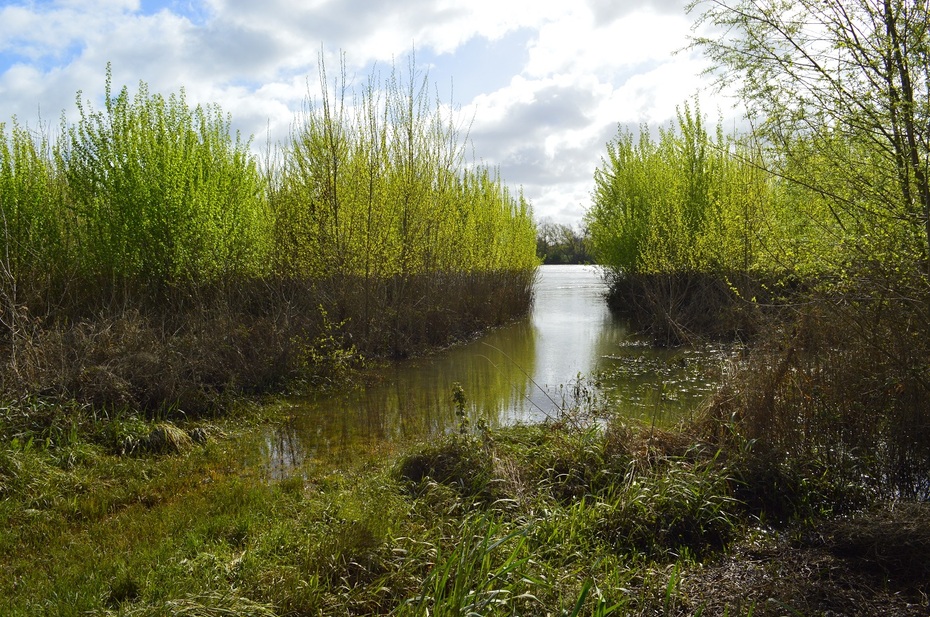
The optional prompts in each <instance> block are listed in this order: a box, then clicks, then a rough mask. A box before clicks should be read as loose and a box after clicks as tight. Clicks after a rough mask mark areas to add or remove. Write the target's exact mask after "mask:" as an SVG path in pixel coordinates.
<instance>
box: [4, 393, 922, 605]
mask: <svg viewBox="0 0 930 617" xmlns="http://www.w3.org/2000/svg"><path fill="white" fill-rule="evenodd" d="M450 404H451V403H450ZM278 421H280V418H279V417H278V418H275V417H269V416H267V415H262V414H259V415H257V416H256V415H251V416H248V415H246V416H242V417H241V418H240V419H239V422H237V423H236V424H238V427H237V426H236V425H234V424H233V423H232V422H230V423H228V424H218V425H211V426H209V427H206V428H207V429H209V430H208V431H207V433H208V435H209V436H208V438H207V439H206V440H204V441H202V442H200V443H198V442H197V441H194V440H193V439H191V442H192V443H190V444H187V443H186V442H185V446H184V447H183V448H177V449H174V450H162V451H159V452H161V453H156V451H155V450H149V451H146V452H142V451H141V450H139V451H136V452H135V453H128V452H127V453H123V454H120V453H118V452H114V451H111V450H107V449H106V448H104V447H103V446H101V445H100V444H96V443H92V442H90V441H87V440H84V439H81V438H78V439H75V440H74V441H72V442H70V443H68V444H61V445H53V444H49V445H44V444H39V443H37V442H36V441H32V442H29V443H22V442H15V443H14V444H12V445H9V444H6V445H4V447H3V448H2V450H0V487H2V489H0V523H2V525H0V529H2V530H3V532H2V533H0V613H2V614H4V615H33V614H56V615H85V614H100V615H166V614H191V615H226V614H237V615H263V616H264V615H279V616H284V615H305V614H314V615H317V614H322V615H376V614H379V615H380V614H396V615H427V614H429V615H465V614H481V615H513V614H552V615H579V614H601V615H606V614H623V615H627V614H630V615H657V614H660V615H687V614H699V613H700V614H704V615H722V614H729V615H734V614H739V615H748V614H754V615H780V614H784V611H786V610H788V609H786V608H785V607H793V610H796V611H798V612H800V614H821V613H823V611H825V610H836V609H831V608H830V607H846V609H847V610H846V612H841V613H839V614H862V615H865V614H878V613H874V612H870V611H872V610H873V609H876V607H879V608H881V609H882V610H881V611H880V612H881V613H882V614H892V615H894V614H900V615H908V614H919V613H918V612H916V611H917V610H918V609H917V608H916V607H920V606H923V607H924V610H925V608H926V604H925V602H926V600H925V598H926V596H921V593H927V591H928V585H927V583H928V581H927V577H926V575H925V574H926V572H924V571H923V570H920V569H919V568H917V569H915V568H914V567H912V566H914V564H918V565H919V564H920V563H922V562H920V560H919V558H918V557H917V555H918V553H919V550H920V547H919V546H915V545H914V542H913V540H914V539H917V540H920V539H921V538H926V537H928V536H930V528H928V525H927V520H928V519H927V517H926V516H923V515H922V514H921V512H922V511H921V510H920V509H919V508H918V507H917V506H915V508H916V509H915V510H914V511H913V512H912V511H911V510H901V509H897V510H895V509H888V508H887V507H882V506H876V507H875V509H872V510H863V511H861V513H859V514H857V515H855V516H854V517H850V518H846V519H838V520H837V521H836V522H830V521H831V519H830V518H829V516H828V515H829V513H830V512H831V511H834V509H835V511H841V510H843V508H844V506H845V503H844V502H843V501H842V500H843V499H850V498H851V497H850V496H849V495H847V494H845V493H843V492H842V491H839V490H836V491H834V492H833V493H832V498H833V501H832V502H827V501H825V500H824V498H823V496H824V495H825V494H826V491H825V490H824V487H823V486H822V485H821V484H818V483H817V482H813V481H811V480H812V478H808V477H805V476H804V475H803V470H804V467H803V466H798V467H796V468H795V469H794V470H793V471H790V472H789V471H786V470H783V474H782V475H781V476H778V477H776V476H775V475H769V476H764V475H762V476H758V477H753V478H754V479H753V482H754V484H752V485H750V486H746V487H743V490H742V492H740V491H739V490H737V489H738V488H739V487H740V486H741V483H742V482H744V480H743V478H748V477H749V476H747V474H746V471H745V469H746V467H747V466H748V465H750V462H749V461H750V458H749V456H748V455H745V456H743V457H742V458H741V457H740V456H738V453H734V452H729V451H719V450H717V449H716V448H715V447H714V445H713V443H712V442H710V441H707V440H705V439H704V438H703V437H702V436H701V435H700V434H698V433H695V432H691V433H684V432H676V431H666V430H660V429H657V428H654V427H651V426H641V425H638V424H635V423H630V422H628V421H621V420H619V419H614V420H612V421H610V422H608V423H606V424H594V425H587V426H584V425H582V424H581V423H570V422H565V423H560V424H559V423H548V424H541V425H535V426H514V427H509V428H505V429H497V430H481V429H477V428H476V429H475V430H472V431H467V432H466V433H465V434H461V433H453V434H451V435H448V436H446V437H443V438H441V439H439V440H436V441H433V442H431V443H424V444H421V445H419V446H415V447H413V448H407V449H405V450H404V451H400V452H391V451H390V450H385V449H383V448H381V449H373V450H370V451H367V452H366V451H364V450H357V451H356V456H355V458H354V460H353V461H352V462H351V463H350V464H346V463H345V462H342V463H340V467H339V468H337V467H336V466H333V465H326V464H324V463H323V462H322V461H320V460H312V461H311V460H308V461H305V463H304V464H303V465H302V466H301V467H300V468H299V469H297V470H296V472H295V473H292V474H290V475H286V476H277V477H275V476H274V475H273V474H272V473H270V472H269V471H268V470H266V469H263V468H262V467H261V466H259V465H255V464H254V463H255V461H254V459H253V458H252V457H253V456H254V454H252V453H254V452H256V451H258V449H259V444H257V443H256V442H255V440H256V436H257V435H258V434H259V433H258V432H257V431H255V430H254V427H255V426H257V425H259V424H261V423H264V422H278ZM162 428H163V427H162ZM185 428H186V430H184V431H183V432H184V434H185V435H188V436H190V435H192V434H199V433H196V432H195V429H196V428H197V427H185ZM145 429H147V430H148V432H147V433H146V432H145V431H144V430H142V429H141V427H140V429H139V430H138V432H139V433H142V434H152V433H153V432H156V431H158V429H159V426H158V425H154V424H152V425H148V426H146V427H145ZM175 429H177V430H181V429H180V428H179V427H175ZM182 441H183V440H182ZM789 473H793V474H794V475H791V476H789V475H788V474H789ZM766 477H768V480H767V481H768V482H770V483H776V482H780V481H784V480H785V479H786V478H788V479H791V480H794V481H796V484H797V486H800V487H806V488H804V490H805V491H807V492H806V493H805V492H801V493H798V494H797V495H795V496H796V497H799V499H798V500H797V501H796V502H795V507H794V510H793V511H792V513H791V516H790V517H789V518H788V519H787V520H786V522H785V523H782V524H774V521H775V517H774V516H772V517H766V515H765V512H760V511H758V510H752V509H750V508H749V507H748V505H747V504H748V503H749V501H748V499H746V495H747V490H752V491H759V492H761V491H764V490H772V488H773V487H772V486H769V487H764V486H761V483H763V482H765V481H766V480H765V478H766ZM834 488H835V487H834ZM813 493H818V495H817V496H816V498H815V495H813ZM814 504H816V507H813V505H814ZM924 514H925V513H924ZM764 520H768V521H769V523H770V524H769V525H763V524H762V521H764ZM844 521H845V522H844ZM878 522H881V524H880V525H879V524H877V523H878ZM895 525H897V526H898V528H900V529H905V528H906V529H908V530H910V531H909V532H908V533H907V534H904V535H902V534H900V533H899V534H894V533H891V532H892V531H893V530H894V529H895ZM915 530H916V531H915ZM882 533H884V535H882ZM866 536H868V537H866ZM876 546H880V547H881V549H882V550H880V551H877V552H876V551H875V550H872V549H870V547H872V548H874V547H876ZM895 547H898V548H895ZM908 547H909V548H910V550H905V549H908ZM915 551H917V552H915ZM915 559H917V561H914V560H915ZM908 560H910V561H908ZM909 564H910V565H909ZM811 567H815V569H814V570H813V571H811V570H809V568H811ZM827 567H829V568H830V569H829V572H830V574H829V575H828V573H827V572H828V571H827V570H825V569H824V568H827ZM870 568H872V570H871V571H876V570H875V569H876V568H878V571H881V572H882V574H881V575H876V574H869V572H870ZM846 574H848V575H849V578H844V577H845V575H846ZM772 576H777V577H778V578H777V579H775V580H773V579H772V578H771V577H772ZM879 576H880V581H879V578H876V577H879ZM766 581H768V582H766ZM811 585H816V586H817V590H818V591H817V592H816V593H815V592H814V590H813V588H812V587H811ZM842 585H846V586H847V587H845V588H844V589H845V592H848V594H849V595H848V597H849V598H854V599H855V598H858V602H860V603H861V604H858V605H856V604H855V603H854V604H853V605H850V604H848V603H847V604H838V602H839V600H838V599H837V598H838V597H839V596H838V594H840V592H841V589H840V587H841V586H842ZM868 585H871V587H867V586H868ZM866 589H868V590H869V593H871V594H872V595H868V596H867V595H866V591H865V590H866ZM818 598H822V599H820V600H818ZM922 598H923V599H922ZM921 602H924V604H923V605H921ZM850 606H853V608H854V610H852V609H850ZM779 611H781V612H779ZM789 614H790V613H789Z"/></svg>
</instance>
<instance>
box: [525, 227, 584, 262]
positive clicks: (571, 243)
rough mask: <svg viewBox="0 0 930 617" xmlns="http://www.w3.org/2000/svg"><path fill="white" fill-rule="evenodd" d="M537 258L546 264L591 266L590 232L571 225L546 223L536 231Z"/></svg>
mask: <svg viewBox="0 0 930 617" xmlns="http://www.w3.org/2000/svg"><path fill="white" fill-rule="evenodd" d="M536 256H537V257H539V259H540V260H542V262H543V263H544V264H590V263H593V261H594V258H593V256H592V255H591V253H590V238H589V236H588V230H587V229H585V228H583V229H581V230H580V231H578V230H575V229H574V228H573V227H571V226H570V225H563V224H560V223H553V222H552V221H544V222H542V223H540V224H539V225H538V227H537V230H536Z"/></svg>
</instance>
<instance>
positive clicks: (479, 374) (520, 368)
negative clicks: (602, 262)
mask: <svg viewBox="0 0 930 617" xmlns="http://www.w3.org/2000/svg"><path fill="white" fill-rule="evenodd" d="M604 291H605V287H604V283H603V281H602V280H601V277H600V273H599V271H598V270H597V269H596V268H594V267H590V266H544V267H542V268H541V269H540V274H539V279H538V282H537V286H536V300H535V304H534V308H533V311H532V315H531V316H530V317H527V318H526V319H524V320H522V321H520V322H518V323H514V324H511V325H509V326H507V327H504V328H500V329H497V330H494V331H492V332H490V333H488V334H487V335H485V336H483V337H482V338H480V339H479V340H476V341H473V342H471V343H468V344H465V345H461V346H457V347H455V348H453V349H449V350H446V351H444V352H442V353H437V354H434V355H432V356H429V357H426V358H419V359H415V360H411V361H407V362H402V363H398V364H395V365H392V366H390V367H388V368H386V369H384V370H382V371H381V372H380V373H378V374H377V375H376V376H375V378H374V382H373V383H371V384H370V385H369V386H367V387H365V388H359V389H357V390H353V391H351V392H346V393H343V394H341V395H338V396H333V397H331V398H327V399H326V400H321V401H301V400H293V401H290V403H289V405H290V406H291V413H290V415H291V417H292V420H291V421H290V422H288V423H287V424H286V425H285V426H283V427H279V428H277V429H275V430H274V431H271V432H270V433H269V434H268V435H267V438H266V440H265V457H266V458H265V460H266V461H268V471H269V473H270V474H271V475H272V476H279V475H285V474H287V473H289V472H290V470H292V469H294V468H296V467H299V466H300V465H302V464H304V463H305V461H307V460H312V459H319V460H326V461H329V462H339V461H341V460H343V459H344V458H345V457H351V456H352V453H353V452H358V450H357V448H370V447H373V446H375V445H377V444H378V443H383V442H394V443H396V442H404V441H407V440H410V439H423V438H429V437H430V436H433V435H438V434H441V433H443V432H445V431H450V430H455V427H456V418H455V414H454V409H453V405H452V402H451V392H452V386H453V384H454V383H456V382H458V383H460V384H462V386H463V388H464V389H465V393H466V396H467V398H468V403H467V411H468V414H469V418H470V420H471V421H472V422H473V423H475V422H477V421H479V420H483V421H484V422H487V423H488V424H489V425H491V426H500V425H506V424H513V423H516V422H537V421H541V420H543V419H545V418H546V417H549V416H554V415H555V414H556V412H557V410H558V405H559V404H560V403H561V402H562V397H561V391H560V386H563V385H566V386H567V385H568V384H569V382H570V381H571V380H574V379H575V378H577V377H578V376H593V375H597V376H598V379H599V381H600V382H601V383H602V384H603V393H604V395H605V396H606V397H607V398H608V399H609V400H610V402H611V404H612V405H614V406H617V407H619V408H621V409H623V410H624V413H626V412H627V411H628V412H629V413H630V414H631V415H638V416H646V415H649V414H653V415H654V414H656V413H657V410H659V409H661V411H662V413H663V414H667V413H680V409H681V408H682V406H683V405H692V403H693V401H694V400H696V399H697V397H699V396H703V395H704V394H706V392H703V391H700V387H699V386H698V385H697V384H698V382H699V381H700V379H705V381H706V378H704V377H701V378H700V379H699V378H698V377H696V376H697V375H698V373H700V372H701V371H700V370H699V369H700V364H701V362H703V360H701V359H700V358H698V357H696V356H695V357H694V358H692V357H691V356H688V355H682V354H687V353H691V351H688V352H685V351H682V350H677V351H671V352H669V351H662V350H655V349H653V348H651V347H649V346H647V345H643V344H640V343H639V342H638V341H637V340H636V339H635V338H634V337H631V335H630V334H629V332H628V331H627V329H626V327H625V325H624V324H623V323H622V322H621V321H619V320H617V319H615V318H614V317H613V316H612V315H611V313H610V311H609V310H608V308H607V306H606V304H605V302H604V300H603V294H604ZM692 369H693V370H692ZM692 373H693V374H692ZM701 383H703V382H701ZM682 388H684V390H687V393H685V392H684V391H683V390H682ZM692 390H694V392H695V393H696V394H695V395H694V396H693V397H692V396H691V394H692ZM650 397H652V398H650Z"/></svg>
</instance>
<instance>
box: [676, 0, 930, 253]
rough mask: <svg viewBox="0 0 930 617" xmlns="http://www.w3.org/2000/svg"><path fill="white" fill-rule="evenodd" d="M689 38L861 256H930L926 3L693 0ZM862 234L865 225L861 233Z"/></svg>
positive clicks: (785, 172) (790, 174)
mask: <svg viewBox="0 0 930 617" xmlns="http://www.w3.org/2000/svg"><path fill="white" fill-rule="evenodd" d="M689 10H691V11H695V10H700V11H701V14H700V17H699V19H698V22H697V26H698V27H700V26H704V27H705V30H706V31H707V32H709V34H707V35H704V36H698V37H695V38H694V44H695V46H697V47H699V48H701V49H703V50H704V51H705V53H706V54H707V56H708V57H709V58H710V59H711V60H712V61H713V63H714V66H715V68H714V71H715V72H716V74H717V76H718V77H719V80H720V84H721V85H733V86H735V87H736V88H737V90H738V92H739V93H740V95H741V98H742V99H743V101H744V102H745V104H746V106H747V109H748V110H749V113H750V115H751V116H752V117H753V119H754V124H755V126H756V133H757V136H759V137H761V138H762V141H763V143H767V144H768V145H769V146H771V148H772V150H771V152H772V153H773V154H774V155H773V156H771V157H770V160H771V161H775V162H787V164H786V165H777V164H776V165H775V166H773V171H776V172H777V173H778V174H779V175H781V176H782V177H783V178H784V179H786V180H787V181H789V182H791V183H795V184H797V185H799V186H801V187H804V188H805V189H806V190H808V191H809V192H810V193H812V194H815V195H817V196H818V198H819V199H821V200H823V202H824V203H826V204H827V205H828V207H829V208H830V210H831V212H832V215H833V217H834V219H835V221H836V222H837V223H838V227H839V228H840V229H841V230H845V233H844V234H843V236H844V237H842V238H840V239H839V240H841V241H842V242H843V243H845V244H846V245H847V246H849V248H850V249H851V250H852V254H853V255H855V256H856V257H857V258H859V259H863V258H864V259H873V258H874V255H873V254H872V251H874V250H880V248H879V249H877V247H876V245H881V246H885V247H886V249H887V247H891V250H887V251H886V255H888V254H894V255H898V256H899V257H900V256H902V255H906V254H908V253H910V255H909V258H912V259H914V260H917V261H921V262H923V263H925V264H927V263H930V262H928V260H927V258H928V256H930V178H928V166H930V133H928V132H927V122H928V120H930V60H928V55H930V31H928V28H930V14H928V2H927V0H697V1H696V2H694V3H692V4H691V5H690V7H689ZM863 232H867V233H863Z"/></svg>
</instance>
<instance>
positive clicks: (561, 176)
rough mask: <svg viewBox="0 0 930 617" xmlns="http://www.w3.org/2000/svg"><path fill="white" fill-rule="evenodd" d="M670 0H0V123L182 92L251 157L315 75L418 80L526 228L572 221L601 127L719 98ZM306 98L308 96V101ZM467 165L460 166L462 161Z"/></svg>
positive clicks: (680, 0)
mask: <svg viewBox="0 0 930 617" xmlns="http://www.w3.org/2000/svg"><path fill="white" fill-rule="evenodd" d="M685 4H686V2H685V0H639V1H631V0H558V1H550V0H469V1H468V2H464V1H462V0H404V1H402V2H401V1H398V0H304V1H301V2H298V1H293V0H291V1H288V0H262V1H260V2H259V1H257V0H204V1H196V0H57V1H40V0H0V122H6V121H9V120H10V119H12V118H13V117H14V116H16V117H17V119H18V121H19V122H20V123H21V124H28V125H30V126H33V127H34V126H37V125H38V124H39V123H40V122H45V123H48V124H50V125H53V126H57V124H58V120H59V118H60V117H61V114H62V112H64V113H66V114H67V115H68V116H69V117H73V116H74V114H75V113H76V111H75V95H76V93H77V91H78V90H80V91H82V96H83V97H84V99H85V100H90V101H91V102H92V103H97V104H98V105H99V104H100V103H101V102H102V100H103V92H104V84H105V74H106V66H107V63H111V66H112V73H113V85H114V90H118V89H119V88H121V87H122V86H123V85H126V86H129V88H130V90H131V91H133V92H134V91H135V89H136V88H137V87H138V84H139V82H140V81H144V82H145V83H146V84H147V85H148V87H149V90H150V91H151V92H160V93H162V94H165V95H167V94H170V93H172V92H177V91H178V90H180V89H181V88H182V87H183V88H184V89H185V92H186V95H187V99H188V102H189V103H191V104H198V103H211V104H212V103H216V104H218V105H220V107H221V108H222V109H223V111H225V112H228V113H229V114H231V116H232V121H233V126H234V127H235V128H236V129H238V130H240V131H242V133H243V134H245V135H254V138H255V143H256V144H266V143H268V142H269V141H270V142H271V143H280V142H283V141H284V140H286V139H287V136H288V134H289V131H290V130H291V127H292V125H293V122H294V119H295V113H296V112H298V111H299V110H300V109H301V107H302V106H303V105H304V104H305V103H306V101H307V100H308V96H313V95H314V94H315V93H317V92H318V91H319V90H318V85H316V84H317V80H318V68H317V64H318V62H319V58H320V56H321V54H322V56H323V57H324V59H326V64H327V69H328V70H329V71H330V72H333V67H334V66H338V65H339V57H340V55H343V57H344V61H345V66H346V75H347V77H348V79H349V80H350V81H351V80H355V81H358V82H359V83H362V82H365V81H367V79H368V77H369V75H371V74H372V72H373V71H375V72H379V73H381V74H382V75H386V74H387V73H389V72H390V70H391V67H392V65H396V66H398V67H399V68H400V69H403V70H406V68H407V66H408V64H409V62H410V60H411V57H412V58H413V63H414V64H415V66H416V69H417V71H418V72H419V73H420V74H421V75H425V76H426V78H427V80H428V81H429V82H430V83H432V84H434V85H435V88H436V92H437V93H438V96H439V98H440V99H441V100H442V101H443V102H445V103H447V104H449V105H451V106H452V107H453V108H454V109H455V110H456V113H458V114H461V118H464V119H466V122H467V124H468V126H470V128H469V132H468V138H469V140H470V142H471V144H470V148H469V151H470V152H471V153H473V156H474V157H475V159H477V160H478V161H479V162H482V163H485V164H488V165H491V166H494V167H497V168H499V170H500V174H501V177H502V178H503V180H504V181H505V182H506V183H507V184H508V185H509V186H511V187H513V188H514V189H516V188H519V187H522V189H523V192H524V195H525V197H526V198H527V199H528V200H529V201H530V203H531V204H532V206H533V210H534V213H535V215H536V218H537V220H540V221H544V220H548V221H552V222H556V223H561V224H569V225H579V224H580V223H581V221H582V218H583V215H584V212H585V210H586V209H587V208H588V207H589V206H590V202H591V192H592V190H593V188H594V180H593V177H594V171H595V169H596V168H597V166H598V165H599V164H600V161H601V157H602V156H603V155H604V154H605V152H606V143H607V142H608V141H609V140H610V139H612V138H613V137H614V136H615V135H616V134H617V131H618V127H624V128H628V129H632V130H638V127H640V126H642V125H648V126H649V127H656V126H660V125H664V124H667V123H668V122H669V121H670V120H672V119H673V118H674V117H675V112H676V107H678V106H680V105H682V104H684V103H685V102H687V101H689V100H693V99H694V97H695V96H698V97H699V100H700V104H701V108H702V110H703V111H704V112H705V113H708V114H709V115H710V116H711V118H712V119H713V120H716V117H717V116H718V115H720V116H723V117H727V116H730V115H732V111H731V110H732V102H731V101H730V100H729V99H726V98H724V97H722V96H721V95H719V94H715V93H714V92H713V91H712V89H711V88H710V87H709V83H710V82H709V79H708V78H707V77H706V76H703V71H704V69H705V68H706V62H705V60H703V59H702V57H701V56H700V53H699V52H698V51H694V50H689V49H687V46H688V37H689V35H691V34H692V31H691V24H692V23H693V22H694V21H695V19H696V15H690V16H689V15H688V14H687V12H686V10H685ZM308 93H309V94H308ZM470 156H472V155H470Z"/></svg>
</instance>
